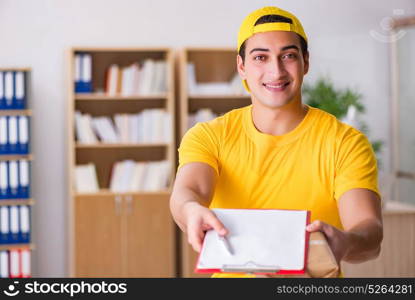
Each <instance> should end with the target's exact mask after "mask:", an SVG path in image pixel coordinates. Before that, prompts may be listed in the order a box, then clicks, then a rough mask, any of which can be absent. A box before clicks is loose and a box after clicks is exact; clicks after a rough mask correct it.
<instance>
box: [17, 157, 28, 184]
mask: <svg viewBox="0 0 415 300" xmlns="http://www.w3.org/2000/svg"><path fill="white" fill-rule="evenodd" d="M29 183H30V174H29V162H28V161H27V160H23V159H21V160H19V185H20V186H21V187H29Z"/></svg>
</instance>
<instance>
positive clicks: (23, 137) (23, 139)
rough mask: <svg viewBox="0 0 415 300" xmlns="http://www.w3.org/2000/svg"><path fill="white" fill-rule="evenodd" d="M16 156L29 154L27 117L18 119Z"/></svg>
mask: <svg viewBox="0 0 415 300" xmlns="http://www.w3.org/2000/svg"><path fill="white" fill-rule="evenodd" d="M17 153H18V154H28V153H29V117H28V116H19V117H18V149H17Z"/></svg>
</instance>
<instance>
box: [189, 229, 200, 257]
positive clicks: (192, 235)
mask: <svg viewBox="0 0 415 300" xmlns="http://www.w3.org/2000/svg"><path fill="white" fill-rule="evenodd" d="M197 228H198V226H195V227H193V226H190V228H188V230H189V231H188V233H187V235H188V242H189V244H190V245H192V247H193V249H194V250H195V251H196V252H200V251H201V249H202V240H203V237H204V232H203V231H202V230H201V229H197Z"/></svg>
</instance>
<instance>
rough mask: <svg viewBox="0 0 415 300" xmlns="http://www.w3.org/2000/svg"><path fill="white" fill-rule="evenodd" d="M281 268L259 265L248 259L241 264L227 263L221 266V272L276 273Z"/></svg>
mask: <svg viewBox="0 0 415 300" xmlns="http://www.w3.org/2000/svg"><path fill="white" fill-rule="evenodd" d="M280 270H281V268H280V267H278V266H267V265H260V264H257V263H255V262H253V261H248V262H247V263H245V264H243V265H228V264H225V265H223V266H222V269H221V271H222V272H229V273H240V272H243V273H278V272H279V271H280Z"/></svg>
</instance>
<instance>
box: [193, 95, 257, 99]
mask: <svg viewBox="0 0 415 300" xmlns="http://www.w3.org/2000/svg"><path fill="white" fill-rule="evenodd" d="M189 99H190V100H192V99H212V100H215V99H243V100H245V99H251V96H250V95H228V94H227V95H196V94H194V95H189Z"/></svg>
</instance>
